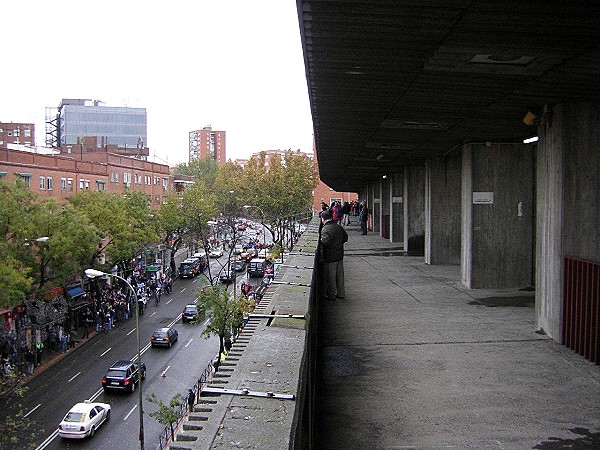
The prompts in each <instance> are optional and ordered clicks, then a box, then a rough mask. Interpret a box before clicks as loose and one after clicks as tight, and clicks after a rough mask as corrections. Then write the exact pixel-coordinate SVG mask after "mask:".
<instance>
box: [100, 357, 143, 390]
mask: <svg viewBox="0 0 600 450" xmlns="http://www.w3.org/2000/svg"><path fill="white" fill-rule="evenodd" d="M141 375H142V380H143V379H144V378H146V364H144V363H142V373H141ZM137 382H138V363H133V362H131V361H129V360H123V361H115V362H114V363H113V364H112V365H111V366H110V368H109V369H108V371H107V372H106V375H104V378H102V387H103V388H104V392H106V391H109V390H111V389H114V390H116V391H129V392H133V391H135V385H136V383H137Z"/></svg>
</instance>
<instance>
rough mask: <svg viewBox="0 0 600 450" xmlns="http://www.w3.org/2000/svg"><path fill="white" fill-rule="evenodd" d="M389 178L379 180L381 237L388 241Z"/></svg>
mask: <svg viewBox="0 0 600 450" xmlns="http://www.w3.org/2000/svg"><path fill="white" fill-rule="evenodd" d="M390 185H391V183H390V178H389V177H388V176H387V175H386V176H385V178H381V236H382V237H383V238H384V239H388V240H389V239H390V210H391V208H390V206H391V198H390Z"/></svg>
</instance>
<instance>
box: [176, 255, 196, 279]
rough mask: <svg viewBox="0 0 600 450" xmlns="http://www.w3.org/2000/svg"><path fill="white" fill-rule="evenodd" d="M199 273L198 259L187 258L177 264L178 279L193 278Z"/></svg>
mask: <svg viewBox="0 0 600 450" xmlns="http://www.w3.org/2000/svg"><path fill="white" fill-rule="evenodd" d="M199 273H200V260H199V259H198V258H187V259H185V260H183V262H182V263H181V264H179V277H180V278H194V277H195V276H196V275H198V274H199Z"/></svg>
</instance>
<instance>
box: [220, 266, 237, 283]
mask: <svg viewBox="0 0 600 450" xmlns="http://www.w3.org/2000/svg"><path fill="white" fill-rule="evenodd" d="M219 280H220V281H221V283H227V284H229V283H232V282H233V281H234V280H235V271H234V270H233V269H232V270H227V267H224V268H223V269H221V272H219Z"/></svg>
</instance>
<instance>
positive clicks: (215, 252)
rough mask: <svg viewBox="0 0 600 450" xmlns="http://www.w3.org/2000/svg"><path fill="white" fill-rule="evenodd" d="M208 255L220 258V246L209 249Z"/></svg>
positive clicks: (221, 253) (221, 251) (221, 254)
mask: <svg viewBox="0 0 600 450" xmlns="http://www.w3.org/2000/svg"><path fill="white" fill-rule="evenodd" d="M208 256H209V257H210V258H220V257H221V256H223V250H221V249H220V248H215V249H213V250H211V251H210V253H209V254H208Z"/></svg>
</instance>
